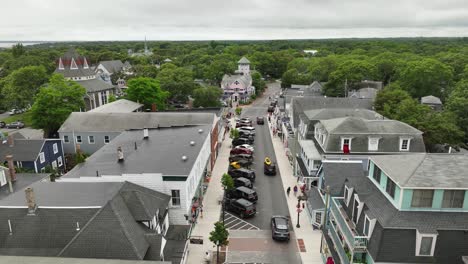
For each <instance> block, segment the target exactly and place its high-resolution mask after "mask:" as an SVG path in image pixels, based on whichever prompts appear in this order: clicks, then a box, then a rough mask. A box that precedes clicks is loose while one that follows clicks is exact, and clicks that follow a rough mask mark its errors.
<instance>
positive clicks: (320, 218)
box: [313, 211, 323, 225]
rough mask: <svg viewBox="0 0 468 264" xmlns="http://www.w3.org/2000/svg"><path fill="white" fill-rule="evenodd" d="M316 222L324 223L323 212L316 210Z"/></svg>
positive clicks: (318, 223)
mask: <svg viewBox="0 0 468 264" xmlns="http://www.w3.org/2000/svg"><path fill="white" fill-rule="evenodd" d="M313 219H314V224H316V225H321V224H322V223H323V212H322V211H314V218H313Z"/></svg>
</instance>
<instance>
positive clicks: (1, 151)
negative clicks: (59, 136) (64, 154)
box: [0, 139, 44, 161]
mask: <svg viewBox="0 0 468 264" xmlns="http://www.w3.org/2000/svg"><path fill="white" fill-rule="evenodd" d="M43 144H44V140H43V139H14V144H13V146H12V147H10V146H9V145H8V143H6V144H0V160H1V161H4V160H5V156H6V155H13V160H15V161H35V160H36V159H37V156H38V155H39V152H40V151H41V148H42V145H43Z"/></svg>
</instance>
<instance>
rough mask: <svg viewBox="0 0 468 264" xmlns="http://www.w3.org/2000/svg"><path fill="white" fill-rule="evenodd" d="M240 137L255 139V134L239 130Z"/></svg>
mask: <svg viewBox="0 0 468 264" xmlns="http://www.w3.org/2000/svg"><path fill="white" fill-rule="evenodd" d="M239 135H240V136H247V137H250V136H251V137H255V132H250V131H246V130H240V129H239Z"/></svg>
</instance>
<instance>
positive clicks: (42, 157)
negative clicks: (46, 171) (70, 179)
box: [39, 152, 45, 163]
mask: <svg viewBox="0 0 468 264" xmlns="http://www.w3.org/2000/svg"><path fill="white" fill-rule="evenodd" d="M39 161H40V162H41V163H44V162H45V155H44V152H41V153H39Z"/></svg>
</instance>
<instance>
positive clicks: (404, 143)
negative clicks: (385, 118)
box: [400, 138, 411, 151]
mask: <svg viewBox="0 0 468 264" xmlns="http://www.w3.org/2000/svg"><path fill="white" fill-rule="evenodd" d="M410 143H411V138H400V151H409V148H410Z"/></svg>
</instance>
